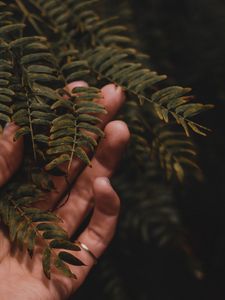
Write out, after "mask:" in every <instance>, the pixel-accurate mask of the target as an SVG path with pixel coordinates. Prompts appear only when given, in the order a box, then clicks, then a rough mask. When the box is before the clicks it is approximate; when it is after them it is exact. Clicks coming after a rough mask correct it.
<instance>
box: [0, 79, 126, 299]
mask: <svg viewBox="0 0 225 300" xmlns="http://www.w3.org/2000/svg"><path fill="white" fill-rule="evenodd" d="M81 85H85V83H84V82H74V83H71V84H70V85H69V86H68V87H67V88H68V89H69V90H70V91H71V90H72V89H73V88H74V87H76V86H81ZM102 95H103V98H102V99H101V100H99V102H101V104H102V105H104V106H105V108H106V110H107V111H108V114H107V115H104V116H100V118H101V119H102V123H101V127H102V128H103V129H104V132H105V138H104V139H103V140H102V141H101V142H100V144H99V146H98V149H97V151H96V153H95V155H94V157H93V158H92V161H91V165H92V168H90V167H85V168H82V167H83V166H82V163H81V162H80V161H78V160H77V159H74V161H73V164H72V167H71V171H70V173H69V179H70V180H71V181H72V180H73V179H74V178H76V177H77V176H78V174H79V176H78V177H77V179H76V181H75V183H74V185H73V187H72V190H71V193H70V196H69V199H68V201H66V202H65V204H64V205H63V206H61V207H59V208H58V209H56V213H57V215H58V216H59V217H60V218H61V219H62V220H63V223H62V227H64V228H65V229H66V230H67V231H68V234H69V236H70V237H71V236H72V235H73V234H74V233H75V232H76V230H77V228H78V227H79V226H80V224H81V223H82V221H83V220H84V218H85V216H87V214H88V213H90V211H91V210H92V209H93V214H92V217H91V220H90V222H89V224H88V226H87V227H86V228H85V230H84V231H83V232H82V233H81V234H80V236H79V238H78V240H79V241H80V242H82V243H84V244H85V245H87V247H88V248H89V249H90V250H91V252H93V254H94V255H95V256H96V257H99V256H100V255H101V254H102V253H103V252H104V250H105V249H106V247H107V246H108V244H109V242H110V241H111V239H112V237H113V234H114V231H115V227H116V223H117V218H118V213H119V207H120V201H119V197H118V195H117V194H116V192H115V191H114V190H113V188H112V186H111V185H110V183H109V180H108V178H109V177H110V176H111V175H112V173H113V171H114V170H115V168H116V165H117V164H118V162H119V159H120V157H121V154H122V152H123V149H124V147H125V146H126V144H127V142H128V140H129V131H128V128H127V126H126V124H125V123H123V122H121V121H111V120H112V119H113V117H114V116H115V114H116V112H117V111H118V109H119V108H120V107H121V105H122V103H123V101H124V95H123V93H122V90H121V88H119V87H116V86H115V85H113V84H109V85H107V86H105V87H103V88H102ZM16 129H17V127H16V125H14V124H9V125H8V126H6V127H5V129H4V131H3V133H2V135H1V136H0V187H1V186H2V185H4V184H5V183H6V182H7V180H8V179H9V178H10V177H11V176H12V175H13V173H14V172H15V171H16V170H17V168H18V167H19V165H20V162H21V160H22V156H23V141H22V139H20V140H18V141H16V142H14V141H13V137H14V134H15V131H16ZM52 179H53V181H54V184H55V186H56V191H54V192H51V193H50V194H49V196H48V201H47V202H45V203H44V204H43V202H42V203H40V206H39V207H41V208H43V209H46V208H47V209H52V208H53V207H55V205H56V203H58V201H59V199H60V196H61V195H63V194H64V192H65V190H66V183H65V181H64V179H63V178H60V177H53V178H52ZM61 200H62V201H63V199H61ZM0 249H1V251H0V295H1V300H11V299H14V298H15V299H17V300H20V299H23V300H24V299H29V300H39V299H45V300H58V299H60V300H62V299H67V298H68V297H69V295H70V294H71V293H73V292H74V291H76V289H77V288H78V287H79V286H80V285H81V284H82V282H83V281H84V279H85V278H86V276H87V274H88V272H89V270H90V269H91V267H92V266H93V264H94V259H93V257H91V255H89V253H88V252H87V251H84V250H82V249H81V251H78V252H76V256H77V257H78V258H79V259H81V260H82V261H83V262H84V263H85V265H84V266H80V267H75V266H72V267H71V271H72V272H73V273H75V274H76V276H77V279H71V278H67V277H65V276H63V275H61V274H60V273H59V272H58V271H56V270H53V272H52V276H51V280H48V279H47V278H46V277H45V275H44V274H43V271H42V264H41V253H40V249H39V248H38V247H37V248H36V250H35V252H34V256H33V258H32V259H31V258H30V256H29V255H28V253H27V252H26V251H25V250H24V251H23V252H22V251H19V250H18V249H17V248H13V247H12V245H11V244H10V242H9V239H8V235H7V230H6V228H5V227H4V225H1V227H0Z"/></svg>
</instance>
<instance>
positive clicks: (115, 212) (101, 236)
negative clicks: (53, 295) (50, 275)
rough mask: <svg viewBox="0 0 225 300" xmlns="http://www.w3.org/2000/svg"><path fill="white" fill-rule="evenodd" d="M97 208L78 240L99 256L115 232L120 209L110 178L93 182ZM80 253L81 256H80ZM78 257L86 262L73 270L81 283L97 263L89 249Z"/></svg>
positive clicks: (99, 178) (101, 178)
mask: <svg viewBox="0 0 225 300" xmlns="http://www.w3.org/2000/svg"><path fill="white" fill-rule="evenodd" d="M93 192H94V199H95V208H94V212H93V215H92V218H91V220H90V222H89V224H88V226H87V228H86V229H85V230H84V231H83V232H82V233H81V235H80V236H79V238H78V241H79V242H80V243H82V244H83V245H85V246H86V247H87V248H88V249H89V251H91V253H92V254H93V255H94V256H95V257H96V258H99V257H100V256H101V255H102V254H103V252H104V251H105V250H106V248H107V247H108V245H109V243H110V241H111V240H112V238H113V235H114V233H115V229H116V225H117V220H118V216H119V210H120V199H119V197H118V195H117V193H116V192H115V191H114V189H113V188H112V186H111V184H110V182H109V180H108V178H105V177H98V178H96V180H95V182H94V184H93ZM78 255H79V256H78ZM76 256H78V258H79V259H80V260H81V261H82V262H84V264H85V266H83V267H72V268H71V271H72V272H74V273H75V274H76V275H77V277H78V282H79V283H78V282H76V283H75V284H76V285H77V284H79V285H80V284H81V283H82V282H83V281H84V279H85V278H86V276H87V275H88V273H89V271H90V269H91V268H92V266H93V265H94V264H95V259H94V258H93V257H92V255H90V253H88V251H87V250H84V249H81V251H79V253H78V254H76Z"/></svg>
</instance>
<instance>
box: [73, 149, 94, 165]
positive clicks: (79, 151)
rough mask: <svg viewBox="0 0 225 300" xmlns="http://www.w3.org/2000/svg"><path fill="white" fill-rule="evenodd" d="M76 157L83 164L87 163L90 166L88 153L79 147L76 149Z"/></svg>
mask: <svg viewBox="0 0 225 300" xmlns="http://www.w3.org/2000/svg"><path fill="white" fill-rule="evenodd" d="M75 155H76V156H77V157H78V158H79V159H81V160H82V161H83V162H85V163H86V164H87V165H90V163H91V162H90V159H89V157H88V156H87V154H86V152H85V151H84V150H83V149H82V148H80V147H77V148H75Z"/></svg>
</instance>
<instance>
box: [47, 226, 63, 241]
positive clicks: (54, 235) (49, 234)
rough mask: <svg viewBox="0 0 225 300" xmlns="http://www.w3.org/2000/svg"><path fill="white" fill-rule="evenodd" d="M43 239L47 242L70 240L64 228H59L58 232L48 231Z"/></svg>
mask: <svg viewBox="0 0 225 300" xmlns="http://www.w3.org/2000/svg"><path fill="white" fill-rule="evenodd" d="M42 236H43V238H45V239H47V240H51V239H68V234H67V233H66V231H65V230H63V229H62V228H58V229H57V230H52V229H51V230H47V231H45V232H44V233H43V235H42Z"/></svg>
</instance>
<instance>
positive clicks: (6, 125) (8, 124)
mask: <svg viewBox="0 0 225 300" xmlns="http://www.w3.org/2000/svg"><path fill="white" fill-rule="evenodd" d="M11 124H12V123H6V124H5V127H4V129H7V128H8V127H9V126H10V125H11Z"/></svg>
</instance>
